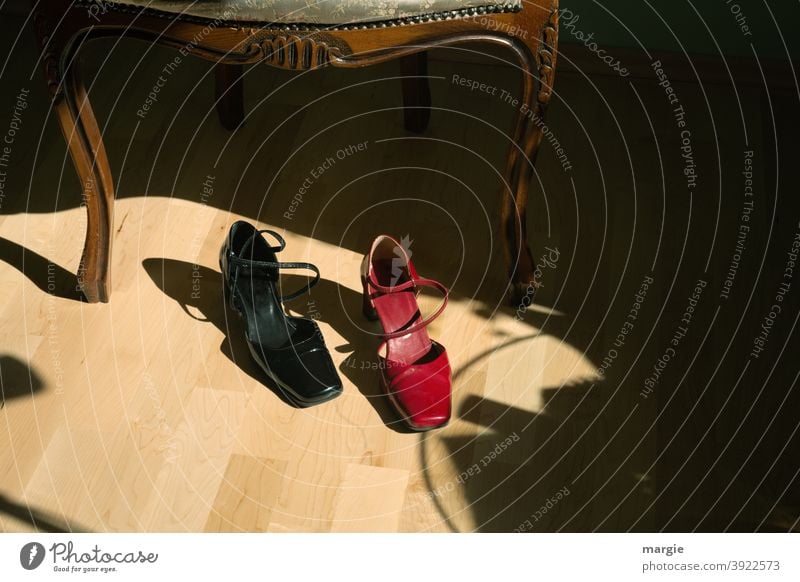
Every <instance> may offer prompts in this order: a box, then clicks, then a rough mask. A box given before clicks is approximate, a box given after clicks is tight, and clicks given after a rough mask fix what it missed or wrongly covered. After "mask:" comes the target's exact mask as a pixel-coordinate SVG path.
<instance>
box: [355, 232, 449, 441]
mask: <svg viewBox="0 0 800 582" xmlns="http://www.w3.org/2000/svg"><path fill="white" fill-rule="evenodd" d="M361 283H362V286H363V290H364V306H363V307H364V315H365V316H366V317H367V318H368V319H371V320H376V319H378V320H380V323H381V326H382V327H383V333H382V334H381V339H382V343H381V346H380V348H379V353H380V352H383V355H382V356H380V360H381V361H380V362H379V367H380V371H381V386H382V388H383V390H384V391H385V392H386V394H388V396H389V399H390V400H391V402H392V404H393V405H394V407H395V408H396V409H397V410H398V412H399V413H400V415H401V416H402V417H403V419H404V420H405V422H406V423H407V424H408V426H409V428H411V429H413V430H417V431H425V430H430V429H433V428H439V427H442V426H444V425H446V424H447V423H448V422H449V420H450V408H451V405H450V401H451V396H450V392H451V378H450V376H451V374H450V363H449V361H448V359H447V352H446V351H445V349H444V347H443V346H442V345H440V344H438V343H436V342H434V341H431V339H430V338H429V337H428V332H427V331H426V329H425V328H426V327H427V326H428V325H429V324H430V323H431V322H432V321H433V320H434V319H436V318H437V317H438V316H439V315H441V313H442V312H443V311H444V308H445V307H446V305H447V295H448V290H447V288H446V287H445V286H444V285H442V284H441V283H439V282H437V281H434V280H432V279H425V278H421V277H419V276H418V275H417V271H416V269H415V268H414V265H413V263H412V262H411V259H410V258H409V256H408V253H407V252H406V250H405V248H403V246H402V245H401V244H400V243H398V242H397V241H396V240H394V239H393V238H392V237H389V236H385V235H383V236H379V237H378V238H376V239H375V241H374V242H373V243H372V247H371V249H370V251H369V254H368V255H366V256H365V257H364V261H363V262H362V265H361ZM419 287H432V288H434V289H436V290H437V291H439V292H440V293H441V294H442V295H443V296H444V299H443V301H442V303H441V305H440V306H439V308H438V309H437V310H436V311H435V312H434V313H433V314H432V315H431V316H429V317H428V318H427V319H423V318H422V315H421V314H420V311H419V307H418V306H417V294H418V292H419Z"/></svg>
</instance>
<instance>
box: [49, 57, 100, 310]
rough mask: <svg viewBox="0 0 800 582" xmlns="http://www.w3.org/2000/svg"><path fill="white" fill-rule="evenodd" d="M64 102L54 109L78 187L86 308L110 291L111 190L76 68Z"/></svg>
mask: <svg viewBox="0 0 800 582" xmlns="http://www.w3.org/2000/svg"><path fill="white" fill-rule="evenodd" d="M63 91H64V95H63V98H61V99H58V100H57V101H56V104H55V108H56V111H57V113H58V120H59V122H60V123H61V130H62V131H63V132H64V137H65V139H66V141H67V144H69V151H70V154H71V155H72V160H73V163H74V165H75V169H76V170H77V173H78V177H79V178H80V181H81V186H82V188H83V203H84V204H85V205H86V214H87V224H86V242H85V243H84V248H83V256H82V257H81V264H80V267H79V270H78V284H79V285H80V287H81V290H82V291H83V294H84V296H85V297H86V299H87V300H88V301H89V302H90V303H97V302H104V303H105V302H107V301H108V298H109V290H110V284H111V282H110V270H111V267H110V261H111V227H112V224H113V212H114V185H113V181H112V178H111V169H110V168H109V165H108V157H107V156H106V149H105V146H104V145H103V137H102V135H101V133H100V128H99V127H98V126H97V120H96V119H95V117H94V112H93V111H92V107H91V105H90V103H89V97H88V95H87V94H86V89H85V88H84V86H83V83H82V82H81V79H80V77H79V74H78V71H77V67H76V66H74V65H73V66H71V67H69V68H68V70H67V71H65V72H64V75H63Z"/></svg>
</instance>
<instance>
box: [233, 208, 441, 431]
mask: <svg viewBox="0 0 800 582" xmlns="http://www.w3.org/2000/svg"><path fill="white" fill-rule="evenodd" d="M262 234H268V235H270V236H272V237H273V238H274V239H275V240H276V241H278V245H277V246H271V245H269V244H268V243H267V242H266V240H265V239H264V237H263V236H262ZM284 247H285V241H284V240H283V238H281V236H280V235H279V234H278V233H276V232H273V231H269V230H265V231H259V230H256V229H255V227H253V226H252V225H250V224H248V223H246V222H243V221H238V222H236V223H235V224H234V225H233V226H232V227H231V230H230V232H229V233H228V236H227V238H226V240H225V242H224V243H223V245H222V250H221V252H220V269H221V270H222V277H223V282H224V289H225V295H226V302H227V303H228V304H229V305H230V306H231V308H232V309H233V310H234V311H236V312H237V313H238V314H239V315H240V316H241V318H242V319H243V320H244V324H245V337H246V339H247V345H248V346H249V348H250V353H251V355H252V357H253V359H254V360H255V361H256V363H257V364H258V365H259V366H260V367H261V369H262V370H264V372H265V373H266V374H267V376H268V377H269V378H270V379H272V381H273V382H274V383H275V384H276V385H277V386H278V388H279V389H280V390H281V391H282V392H283V394H284V395H285V396H286V397H287V399H289V400H290V401H291V402H292V403H294V404H295V405H297V406H303V407H305V406H313V405H315V404H320V403H322V402H327V401H328V400H332V399H333V398H336V397H337V396H338V395H339V394H341V392H342V384H341V380H340V379H339V376H338V374H337V373H336V369H335V368H334V365H333V361H332V360H331V357H330V354H329V353H328V350H327V348H326V347H325V340H324V339H323V337H322V333H321V332H320V329H319V327H318V326H317V324H316V322H314V321H312V320H310V319H307V318H302V317H291V316H287V315H286V314H285V313H284V310H283V305H282V302H283V301H284V300H286V301H288V300H290V299H294V298H296V297H299V296H300V295H302V294H303V293H306V292H307V291H309V290H310V289H311V287H312V286H313V285H315V284H316V283H317V282H318V281H319V278H320V274H319V269H317V267H315V266H314V265H312V264H310V263H297V262H295V263H282V262H279V261H278V260H277V257H276V253H278V252H280V251H282V250H283V249H284ZM280 269H308V270H310V271H313V272H314V274H315V277H314V279H313V280H312V281H311V282H310V283H309V284H308V285H307V286H306V287H305V288H303V289H300V290H298V291H295V292H294V293H290V294H288V295H283V296H282V295H281V294H280V293H279V270H280ZM361 281H362V285H363V291H364V314H365V315H366V317H367V318H369V319H370V320H373V321H374V320H379V321H380V323H381V326H382V328H383V333H381V334H380V335H381V340H382V342H381V345H380V347H379V349H378V352H379V359H380V362H379V364H380V366H379V367H380V370H381V377H380V381H381V387H382V388H383V390H384V392H385V393H386V394H387V395H388V397H389V400H390V401H391V402H392V404H393V405H394V407H395V408H396V409H397V411H398V413H399V414H400V416H401V417H402V418H403V420H404V421H405V423H406V424H407V425H408V426H409V428H411V429H412V430H417V431H425V430H430V429H434V428H439V427H442V426H444V425H446V424H447V423H448V422H449V420H450V409H451V404H450V401H451V396H450V392H451V388H450V385H451V372H450V364H449V362H448V359H447V352H446V351H445V349H444V347H442V346H441V345H440V344H438V343H436V342H434V341H431V339H430V337H428V333H427V331H426V329H425V328H426V327H427V326H428V325H429V324H430V323H431V322H432V321H433V320H434V319H436V318H437V317H438V316H439V315H441V313H442V312H443V311H444V309H445V307H446V305H447V296H448V290H447V288H446V287H445V286H444V285H442V284H441V283H439V282H437V281H433V280H432V279H425V278H422V277H419V275H418V274H417V271H416V269H415V268H414V265H413V263H412V262H411V259H410V258H409V256H408V253H407V252H406V250H405V248H404V247H403V246H402V245H401V244H400V243H398V242H397V241H396V240H394V239H393V238H391V237H389V236H385V235H384V236H379V237H378V238H376V239H375V241H374V242H373V243H372V247H371V249H370V251H369V253H368V254H367V255H366V256H365V257H364V261H363V263H362V268H361ZM421 287H430V288H433V289H436V290H437V291H438V292H439V293H441V294H442V296H443V298H444V299H443V301H442V304H441V305H440V307H439V308H438V309H437V310H436V311H435V312H434V313H433V314H432V315H431V316H429V317H428V318H423V317H422V314H421V313H420V310H419V307H418V305H417V295H418V294H419V291H420V288H421Z"/></svg>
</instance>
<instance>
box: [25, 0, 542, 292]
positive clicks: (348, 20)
mask: <svg viewBox="0 0 800 582" xmlns="http://www.w3.org/2000/svg"><path fill="white" fill-rule="evenodd" d="M239 3H241V6H242V8H241V9H238V8H237V4H239ZM326 3H330V6H331V7H332V13H331V14H325V13H324V12H323V13H314V12H313V10H312V13H311V14H307V13H304V12H303V10H308V7H309V6H316V5H315V4H314V3H307V2H305V1H304V0H277V1H273V0H257V1H255V2H254V1H253V0H226V1H224V2H202V3H200V2H191V1H189V0H186V1H184V2H180V1H174V0H170V1H168V0H153V1H150V2H140V3H139V4H146V5H147V7H143V6H141V5H134V4H136V3H122V2H108V1H101V0H95V1H88V0H83V1H82V0H47V1H42V0H40V1H38V2H37V3H36V5H35V14H34V22H35V25H36V31H37V36H38V38H39V41H40V45H41V47H42V54H41V62H42V65H43V67H44V70H45V73H46V78H47V83H48V86H49V89H50V93H51V95H52V98H53V101H54V107H55V110H56V111H57V115H58V119H59V122H60V124H61V128H62V130H63V133H64V136H65V138H66V140H67V143H68V144H69V150H70V153H71V155H72V160H73V162H74V165H75V169H76V171H77V173H78V176H79V178H80V181H81V184H82V187H83V198H84V202H85V205H86V210H87V213H88V223H87V232H86V242H85V245H84V250H83V256H82V259H81V264H80V267H79V272H78V280H79V282H80V285H81V288H82V290H83V293H84V295H85V297H86V299H87V300H88V301H90V302H97V301H103V302H106V301H108V299H109V293H110V273H109V262H110V254H111V229H112V227H113V224H112V213H113V206H114V183H113V180H112V175H111V170H110V168H109V165H108V158H107V156H106V151H105V148H104V146H103V139H102V135H101V133H100V130H99V128H98V124H97V121H96V119H95V117H94V114H93V112H92V107H91V104H90V103H89V99H88V96H87V93H86V90H85V88H84V85H83V84H82V83H81V79H80V74H79V71H78V70H77V67H76V66H75V63H76V62H77V59H76V58H75V57H76V53H77V52H78V49H79V47H82V46H83V45H84V43H85V42H86V41H88V40H91V39H93V38H97V37H108V36H115V35H116V36H119V35H125V36H126V37H134V38H139V39H142V40H145V41H148V42H155V43H159V44H163V45H169V46H171V47H174V48H176V49H178V50H180V51H182V54H192V55H196V56H198V57H202V58H205V59H210V60H212V61H215V62H218V63H219V64H220V66H218V67H217V73H216V90H217V97H218V113H219V117H220V120H221V122H222V123H223V125H224V126H225V127H227V128H235V127H236V126H237V125H238V124H239V122H240V121H241V119H242V116H243V105H242V89H241V82H240V79H241V74H240V70H239V69H240V67H241V65H243V64H248V63H256V62H259V61H264V62H267V63H269V64H270V65H273V66H276V67H282V68H285V69H292V70H307V69H316V68H318V67H325V66H331V67H342V68H355V67H365V66H369V65H373V64H376V63H382V62H384V61H388V60H391V59H402V70H403V75H405V77H404V79H403V82H402V89H403V98H404V106H405V122H406V126H407V127H408V129H411V130H414V131H422V130H423V129H424V128H425V126H426V124H427V121H428V118H429V115H430V111H429V109H428V107H429V106H430V92H429V88H428V85H427V80H426V79H425V78H424V76H425V75H426V69H427V61H426V53H425V51H427V50H428V49H431V48H435V47H442V46H448V45H456V44H462V43H474V42H483V43H493V44H495V45H500V46H502V47H505V48H507V49H508V50H510V51H511V53H512V54H513V55H514V57H515V58H516V60H517V61H518V62H519V67H520V71H521V72H522V81H523V91H522V98H521V103H520V109H519V110H518V112H517V116H516V117H517V118H516V123H515V126H514V130H513V131H514V133H513V141H514V143H513V144H512V146H511V148H510V150H509V154H508V159H507V163H506V169H505V178H506V188H504V191H503V192H502V202H501V221H502V223H501V229H502V233H503V236H502V238H503V240H504V241H505V245H504V246H505V258H506V265H507V268H508V274H509V277H510V279H511V288H510V289H511V292H512V297H513V298H514V300H515V301H519V299H520V298H522V297H523V296H525V295H526V294H527V295H529V296H530V289H532V288H530V287H529V283H530V282H532V281H533V276H534V275H533V273H534V269H535V266H534V261H533V259H532V256H531V252H530V249H529V248H528V244H527V234H526V228H525V221H526V204H527V193H528V185H529V182H530V180H531V178H532V172H533V162H534V160H535V157H536V152H537V150H538V148H539V144H540V142H541V137H542V134H541V122H539V123H538V124H537V123H536V121H537V120H540V119H542V118H543V117H544V113H545V109H546V108H547V104H548V102H549V100H550V96H551V93H552V86H553V77H554V74H555V64H556V47H557V23H558V0H515V1H503V0H496V1H495V2H494V3H492V2H491V1H489V2H481V1H476V0H427V1H425V2H413V1H410V0H397V1H396V2H386V1H385V0H381V1H380V2H378V1H377V0H356V1H354V0H323V1H322V2H319V5H324V4H326ZM409 5H411V6H412V7H413V6H419V5H423V6H425V7H431V6H432V7H433V9H432V10H434V11H430V10H427V8H426V11H420V10H417V11H414V10H411V11H410V13H405V12H402V11H403V10H408V8H407V7H408V6H409ZM194 6H202V9H197V10H195V9H194ZM258 6H261V8H259V7H258ZM276 6H277V8H276ZM287 6H288V8H289V9H288V10H286V9H285V8H286V7H287ZM387 6H389V8H393V10H394V11H393V12H388V13H385V14H381V13H380V11H381V10H383V11H385V10H386V7H387ZM281 7H283V8H284V11H283V12H280V10H281ZM215 10H216V11H215ZM298 19H304V20H305V21H306V22H297V21H296V20H298ZM310 20H313V21H315V22H321V24H311V23H309V22H308V21H310ZM328 20H330V21H328ZM354 20H355V21H354ZM421 77H422V78H421ZM526 112H527V114H526ZM530 112H532V113H533V115H531V114H530ZM529 299H530V297H529Z"/></svg>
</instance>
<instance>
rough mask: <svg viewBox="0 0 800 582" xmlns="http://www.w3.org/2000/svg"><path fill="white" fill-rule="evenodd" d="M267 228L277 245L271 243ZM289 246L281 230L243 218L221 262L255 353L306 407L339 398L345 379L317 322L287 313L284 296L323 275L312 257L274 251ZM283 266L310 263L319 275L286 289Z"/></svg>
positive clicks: (297, 294)
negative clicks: (297, 258) (285, 256)
mask: <svg viewBox="0 0 800 582" xmlns="http://www.w3.org/2000/svg"><path fill="white" fill-rule="evenodd" d="M262 234H268V235H270V236H272V237H273V238H274V239H275V240H276V241H277V242H278V245H277V246H270V245H269V244H267V242H266V240H264V237H262V236H261V235H262ZM285 246H286V242H285V241H284V240H283V238H282V237H281V236H280V235H279V234H278V233H276V232H273V231H271V230H261V231H260V230H256V229H255V227H253V225H251V224H248V223H247V222H244V221H238V222H236V223H234V225H233V226H232V227H231V229H230V231H229V233H228V237H227V238H226V239H225V242H224V243H223V245H222V250H221V251H220V257H219V266H220V269H221V270H222V278H223V284H224V290H225V299H226V303H228V305H230V307H231V308H232V309H233V310H234V311H235V312H236V313H238V314H239V316H240V317H241V318H242V320H243V321H244V325H245V337H246V339H247V345H248V347H249V348H250V355H251V356H252V357H253V359H254V360H255V362H256V363H257V364H258V365H259V367H260V368H261V369H262V370H264V373H265V374H266V375H267V376H268V377H269V378H270V379H271V380H272V381H273V382H274V383H275V384H276V385H277V387H278V388H279V389H280V390H281V392H282V393H283V394H284V396H285V397H286V398H287V399H288V400H289V401H290V402H292V403H293V404H294V405H296V406H299V407H307V406H313V405H315V404H321V403H323V402H327V401H328V400H332V399H334V398H336V397H337V396H338V395H339V394H341V393H342V382H341V380H340V379H339V375H338V374H337V373H336V368H335V367H334V365H333V360H332V359H331V356H330V354H329V353H328V350H327V348H326V347H325V340H324V338H323V337H322V332H321V331H320V329H319V326H318V325H317V323H316V322H315V321H312V320H311V319H306V318H303V317H292V316H287V315H286V314H285V313H284V310H283V304H282V303H283V301H289V300H291V299H295V298H297V297H300V296H301V295H303V294H304V293H306V292H308V291H310V290H311V287H313V286H314V285H315V284H316V283H317V282H318V281H319V277H320V275H319V269H317V267H315V266H314V265H312V264H310V263H282V262H279V261H278V259H277V257H276V256H275V253H278V252H280V251H282V250H283V249H284V247H285ZM280 269H307V270H310V271H313V272H314V274H315V277H314V279H312V280H311V281H310V282H309V283H308V285H307V286H306V287H304V288H302V289H300V290H298V291H295V292H294V293H289V294H287V295H281V294H280V293H279V287H280V281H279V270H280Z"/></svg>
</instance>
